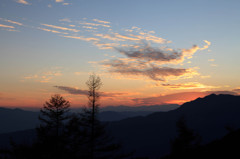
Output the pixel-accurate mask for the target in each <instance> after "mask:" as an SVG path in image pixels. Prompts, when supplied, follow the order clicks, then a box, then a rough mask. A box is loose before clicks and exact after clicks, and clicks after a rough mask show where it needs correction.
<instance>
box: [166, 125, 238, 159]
mask: <svg viewBox="0 0 240 159" xmlns="http://www.w3.org/2000/svg"><path fill="white" fill-rule="evenodd" d="M239 147H240V129H238V130H235V131H232V132H230V133H228V134H227V135H226V136H224V137H223V138H221V139H218V140H214V141H212V142H211V143H209V144H206V145H204V146H200V147H198V148H195V149H192V150H189V151H186V152H185V153H180V154H170V155H168V156H165V157H163V158H162V159H179V158H184V159H193V158H194V159H202V158H231V159H235V158H236V159H237V158H240V153H239Z"/></svg>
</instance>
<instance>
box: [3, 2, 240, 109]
mask: <svg viewBox="0 0 240 159" xmlns="http://www.w3.org/2000/svg"><path fill="white" fill-rule="evenodd" d="M239 6H240V1H239V0H228V1H227V0H201V1H200V0H181V1H180V0H0V55H1V56H0V57H1V58H0V74H1V78H0V106H11V107H39V106H42V104H43V103H44V102H45V101H46V100H48V99H49V98H50V96H51V95H53V94H56V93H58V94H61V95H63V96H64V97H65V98H66V99H67V100H69V101H70V102H71V104H72V105H73V106H74V107H77V106H82V105H85V104H87V98H86V90H87V86H86V84H85V83H86V81H87V80H88V77H89V75H90V74H91V73H93V72H94V73H96V74H97V75H99V76H100V77H101V79H102V82H103V86H102V88H101V90H100V91H101V92H102V98H101V105H102V106H108V105H131V106H138V105H154V104H169V103H177V104H181V103H183V102H186V101H189V100H193V99H195V98H197V97H203V96H205V95H208V94H211V93H214V92H216V93H230V94H238V93H240V82H239V81H240V80H239V79H240V40H239V37H240V29H239V28H240V9H239Z"/></svg>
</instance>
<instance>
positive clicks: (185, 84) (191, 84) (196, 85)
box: [162, 82, 219, 89]
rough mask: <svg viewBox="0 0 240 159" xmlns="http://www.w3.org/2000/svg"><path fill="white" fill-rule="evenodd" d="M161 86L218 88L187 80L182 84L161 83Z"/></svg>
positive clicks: (172, 87)
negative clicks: (187, 81)
mask: <svg viewBox="0 0 240 159" xmlns="http://www.w3.org/2000/svg"><path fill="white" fill-rule="evenodd" d="M162 86H164V87H167V88H171V89H203V88H208V89H209V88H219V87H217V86H208V85H204V84H201V83H199V82H189V83H182V84H162Z"/></svg>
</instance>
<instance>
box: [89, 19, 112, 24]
mask: <svg viewBox="0 0 240 159" xmlns="http://www.w3.org/2000/svg"><path fill="white" fill-rule="evenodd" d="M93 21H95V22H98V23H104V24H109V23H110V22H107V21H103V20H99V19H93Z"/></svg>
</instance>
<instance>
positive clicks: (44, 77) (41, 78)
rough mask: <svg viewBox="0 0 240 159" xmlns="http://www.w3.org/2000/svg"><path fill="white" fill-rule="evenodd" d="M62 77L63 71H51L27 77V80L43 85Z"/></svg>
mask: <svg viewBox="0 0 240 159" xmlns="http://www.w3.org/2000/svg"><path fill="white" fill-rule="evenodd" d="M58 76H62V73H61V71H59V70H51V71H46V72H41V73H38V74H34V75H29V76H25V77H24V79H25V80H34V81H36V82H41V83H49V82H50V81H51V80H52V79H53V78H54V77H58Z"/></svg>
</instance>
